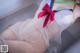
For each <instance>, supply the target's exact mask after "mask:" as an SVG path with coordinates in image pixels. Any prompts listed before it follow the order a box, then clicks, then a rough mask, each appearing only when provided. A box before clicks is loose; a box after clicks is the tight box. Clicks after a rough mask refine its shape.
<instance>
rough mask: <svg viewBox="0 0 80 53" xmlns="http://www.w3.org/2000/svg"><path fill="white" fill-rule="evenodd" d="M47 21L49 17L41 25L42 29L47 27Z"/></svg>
mask: <svg viewBox="0 0 80 53" xmlns="http://www.w3.org/2000/svg"><path fill="white" fill-rule="evenodd" d="M48 21H49V15H48V16H47V17H46V19H45V21H44V23H43V28H44V27H46V26H47V24H48Z"/></svg>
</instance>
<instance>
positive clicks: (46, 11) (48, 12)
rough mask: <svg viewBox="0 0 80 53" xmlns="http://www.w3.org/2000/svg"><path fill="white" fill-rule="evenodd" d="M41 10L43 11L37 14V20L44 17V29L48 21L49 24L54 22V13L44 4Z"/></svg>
mask: <svg viewBox="0 0 80 53" xmlns="http://www.w3.org/2000/svg"><path fill="white" fill-rule="evenodd" d="M42 10H43V11H42V12H40V13H39V15H38V18H42V17H43V16H45V15H46V18H45V21H44V23H43V28H44V27H45V26H47V24H48V22H49V21H50V22H51V21H53V20H54V11H52V10H51V9H50V6H49V5H48V4H46V5H45V6H44V7H43V9H42Z"/></svg>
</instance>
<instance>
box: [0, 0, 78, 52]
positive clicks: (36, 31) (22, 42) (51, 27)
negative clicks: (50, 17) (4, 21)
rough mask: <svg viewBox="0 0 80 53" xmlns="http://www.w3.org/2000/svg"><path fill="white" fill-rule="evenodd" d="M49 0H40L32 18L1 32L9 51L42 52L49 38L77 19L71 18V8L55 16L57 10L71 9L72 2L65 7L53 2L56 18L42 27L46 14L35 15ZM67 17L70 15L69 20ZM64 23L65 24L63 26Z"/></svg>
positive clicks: (47, 44)
mask: <svg viewBox="0 0 80 53" xmlns="http://www.w3.org/2000/svg"><path fill="white" fill-rule="evenodd" d="M49 2H50V0H43V1H42V2H41V4H40V7H39V9H38V11H37V13H36V14H35V17H34V19H32V20H31V19H29V20H27V21H24V22H19V23H16V24H15V25H13V26H11V27H9V28H8V29H7V30H6V31H4V32H3V33H2V36H1V37H2V38H4V44H7V45H8V46H9V52H10V53H44V51H45V50H46V48H47V47H48V46H49V40H50V39H51V38H52V37H54V35H56V34H57V33H59V32H61V31H63V30H64V29H66V28H67V27H69V26H70V25H71V24H72V23H73V22H74V21H75V20H76V19H77V18H76V17H75V19H73V13H72V11H71V10H70V11H67V12H68V13H70V14H67V16H66V15H65V16H64V18H61V19H60V18H59V17H57V16H58V15H59V13H58V12H57V11H60V12H61V13H62V12H64V11H61V10H62V9H73V6H74V4H70V7H69V6H68V5H64V6H66V8H65V7H64V6H62V5H60V4H54V7H53V8H52V10H55V11H54V12H56V13H55V17H56V18H55V20H54V21H53V22H51V23H47V26H46V27H44V28H43V27H42V26H43V23H44V20H45V18H46V16H44V18H41V19H38V18H37V17H38V15H39V13H40V12H41V10H42V8H43V7H44V6H45V4H46V3H49ZM76 15H78V14H76ZM78 16H79V15H78ZM60 17H62V16H60ZM69 17H71V18H70V20H69ZM64 20H69V22H65V21H64ZM64 25H66V26H65V27H64V28H63V26H64Z"/></svg>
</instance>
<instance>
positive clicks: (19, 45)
mask: <svg viewBox="0 0 80 53" xmlns="http://www.w3.org/2000/svg"><path fill="white" fill-rule="evenodd" d="M55 8H57V7H55ZM60 8H61V7H60ZM78 10H79V9H78ZM75 12H76V11H75ZM75 15H78V16H79V12H78V13H77V14H75ZM75 18H76V16H75ZM76 19H77V18H76ZM76 19H75V20H76ZM75 20H74V21H75ZM33 22H34V24H33V25H35V23H37V21H36V22H35V19H33ZM30 24H31V23H29V24H28V25H27V27H26V29H27V30H29V29H30V28H31V27H32V26H33V25H30ZM28 26H29V27H28ZM48 30H49V31H48V32H49V33H48V35H49V39H50V38H51V37H52V36H54V35H55V34H57V33H58V32H60V28H59V26H58V25H57V23H56V22H54V24H53V23H52V24H49V26H48ZM52 30H53V31H52ZM33 31H35V32H34V33H33ZM31 32H32V33H29V35H31V34H32V35H38V36H36V39H37V40H36V41H35V43H30V42H28V41H27V40H26V38H25V39H24V40H25V41H21V40H17V37H16V34H15V33H14V32H13V31H12V30H11V29H10V28H8V29H7V30H5V31H4V32H3V33H2V38H4V39H5V42H6V44H8V45H9V52H10V53H44V51H45V49H46V48H47V47H48V46H47V45H46V44H45V42H44V41H43V39H42V37H41V35H40V34H41V33H40V32H39V31H36V28H34V27H32V29H31ZM26 33H27V32H26ZM26 33H25V34H26ZM26 35H27V34H26Z"/></svg>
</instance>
